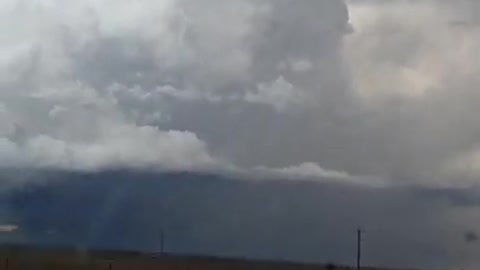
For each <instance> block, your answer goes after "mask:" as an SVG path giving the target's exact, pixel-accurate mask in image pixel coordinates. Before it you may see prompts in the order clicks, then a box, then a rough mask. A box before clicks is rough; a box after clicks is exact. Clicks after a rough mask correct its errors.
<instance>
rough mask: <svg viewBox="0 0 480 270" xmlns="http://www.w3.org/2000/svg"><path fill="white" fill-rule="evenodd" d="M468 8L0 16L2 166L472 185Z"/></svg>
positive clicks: (159, 7)
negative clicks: (325, 175)
mask: <svg viewBox="0 0 480 270" xmlns="http://www.w3.org/2000/svg"><path fill="white" fill-rule="evenodd" d="M475 3H476V2H474V1H467V0H465V1H460V2H458V3H457V2H456V4H452V3H451V2H449V1H416V2H412V1H383V2H379V1H348V2H347V3H344V2H342V1H333V0H329V1H320V2H319V1H313V0H312V1H302V2H301V3H298V2H295V1H288V0H282V1H273V0H272V1H270V0H263V1H217V0H208V1H205V2H202V3H200V2H193V1H187V0H172V1H162V2H161V3H157V2H155V1H141V2H138V3H135V4H132V3H129V2H127V1H115V4H112V3H110V2H109V1H103V2H97V1H82V2H81V3H74V4H70V3H69V4H68V5H67V4H66V3H64V2H62V1H43V0H42V1H40V0H39V1H9V0H2V1H1V3H0V4H1V7H2V9H1V10H2V11H1V12H2V20H4V22H5V23H3V24H2V25H3V26H2V28H3V29H2V32H3V33H5V34H4V35H3V37H2V39H1V40H0V48H1V51H2V53H1V55H0V69H1V71H2V72H1V76H0V89H1V92H0V122H1V125H0V147H1V149H2V151H1V154H0V159H1V161H2V166H4V167H20V168H21V167H33V168H44V167H48V168H61V169H74V170H101V169H107V168H112V167H113V168H157V169H160V170H198V169H211V168H217V169H218V168H223V169H225V168H236V169H242V170H243V169H245V170H247V171H248V170H255V168H262V167H263V168H278V169H279V170H280V171H283V172H285V171H289V170H290V169H291V168H296V169H295V171H297V170H300V169H305V170H306V171H305V172H301V173H300V175H305V174H309V171H310V172H311V170H310V169H311V168H312V166H316V167H318V168H322V170H325V171H331V172H334V173H340V174H341V173H342V172H346V173H348V174H349V175H363V176H365V175H368V176H372V177H373V178H375V179H383V180H382V181H383V182H384V183H386V184H394V185H398V184H400V185H404V184H407V185H410V184H426V185H434V186H437V185H453V186H455V185H466V186H468V185H472V184H474V183H475V182H474V180H473V179H474V177H475V176H476V175H477V174H478V172H479V170H480V169H479V168H480V166H479V165H478V163H479V162H478V159H479V158H478V156H479V154H478V152H479V151H480V150H479V149H478V138H477V137H478V136H477V134H479V131H480V124H479V122H478V121H477V120H476V117H475V110H476V108H477V104H478V102H479V101H480V99H479V95H478V94H477V92H478V91H476V85H477V84H478V76H477V74H478V72H479V71H480V69H479V66H478V64H477V63H476V61H474V60H473V58H472V55H474V54H475V52H476V51H477V49H478V47H479V46H480V40H479V39H478V28H477V24H478V18H477V17H478V16H477V15H476V14H475V12H472V10H474V5H475ZM12 25H14V27H12ZM302 164H310V165H311V166H310V165H309V166H304V165H302ZM282 168H284V169H282ZM278 169H277V170H278ZM272 170H276V169H272ZM452 179H455V180H454V181H453V180H452ZM365 181H368V180H365Z"/></svg>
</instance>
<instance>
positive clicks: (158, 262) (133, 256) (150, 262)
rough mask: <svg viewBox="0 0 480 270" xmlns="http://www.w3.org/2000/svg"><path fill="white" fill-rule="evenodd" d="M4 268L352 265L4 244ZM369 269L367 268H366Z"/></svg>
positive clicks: (260, 269) (191, 269)
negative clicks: (6, 245) (24, 246)
mask: <svg viewBox="0 0 480 270" xmlns="http://www.w3.org/2000/svg"><path fill="white" fill-rule="evenodd" d="M0 262H1V265H0V270H4V269H8V270H57V269H72V270H77V269H78V270H87V269H98V270H109V269H113V270H117V269H118V270H150V269H152V270H153V269H168V270H244V269H245V270H247V269H248V270H277V269H278V270H324V269H337V270H341V269H350V268H348V267H340V266H335V267H334V268H332V267H331V266H330V267H326V266H325V265H313V264H300V263H288V262H269V261H248V260H241V259H220V258H213V257H211V258H210V257H195V256H190V257H189V256H174V255H168V254H162V255H153V254H140V253H134V252H91V253H88V252H77V251H74V250H60V249H57V250H53V249H49V250H46V249H33V248H30V249H27V248H0ZM364 269H365V268H364Z"/></svg>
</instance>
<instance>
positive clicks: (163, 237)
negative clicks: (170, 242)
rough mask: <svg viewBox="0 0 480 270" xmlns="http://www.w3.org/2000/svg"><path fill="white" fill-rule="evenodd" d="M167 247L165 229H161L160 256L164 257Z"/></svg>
mask: <svg viewBox="0 0 480 270" xmlns="http://www.w3.org/2000/svg"><path fill="white" fill-rule="evenodd" d="M164 246H165V233H164V232H163V228H160V254H162V255H163V251H164Z"/></svg>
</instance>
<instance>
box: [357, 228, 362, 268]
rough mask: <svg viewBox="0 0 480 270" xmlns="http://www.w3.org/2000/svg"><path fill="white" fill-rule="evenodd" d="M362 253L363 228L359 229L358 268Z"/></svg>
mask: <svg viewBox="0 0 480 270" xmlns="http://www.w3.org/2000/svg"><path fill="white" fill-rule="evenodd" d="M361 255H362V230H361V229H360V228H359V229H358V230H357V270H360V257H361Z"/></svg>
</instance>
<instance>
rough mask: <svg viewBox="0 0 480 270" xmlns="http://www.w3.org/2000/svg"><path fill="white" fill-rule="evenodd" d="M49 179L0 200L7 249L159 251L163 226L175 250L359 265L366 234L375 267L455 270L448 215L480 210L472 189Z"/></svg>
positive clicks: (181, 177) (196, 177) (109, 176)
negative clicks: (358, 245) (449, 269)
mask: <svg viewBox="0 0 480 270" xmlns="http://www.w3.org/2000/svg"><path fill="white" fill-rule="evenodd" d="M42 175H43V176H44V177H43V178H42V181H37V182H36V184H32V181H31V179H30V181H29V183H30V184H29V185H27V186H24V187H22V188H18V187H17V188H14V189H13V191H12V189H11V187H10V188H9V189H8V191H6V190H4V191H3V192H2V193H1V194H0V205H1V206H0V210H1V211H0V214H1V216H0V221H2V222H3V223H7V224H12V223H13V224H18V225H20V230H19V231H18V232H17V233H15V234H11V235H2V236H0V237H2V241H14V242H21V243H25V242H26V243H32V244H39V245H45V246H51V245H62V246H64V245H68V246H79V247H94V248H115V249H127V250H143V251H155V250H158V238H159V231H160V228H163V230H164V231H165V233H166V249H167V250H168V251H169V252H175V253H187V254H192V253H193V254H205V255H218V256H233V257H249V258H261V259H281V260H294V261H305V262H335V263H344V264H353V263H354V259H355V230H356V228H357V227H358V226H362V227H363V228H364V229H365V230H366V234H365V239H364V241H365V242H364V248H365V254H364V258H365V263H367V264H370V265H379V266H389V267H425V268H444V267H446V266H450V265H455V263H457V262H456V261H455V260H456V259H457V258H454V257H449V256H451V254H449V253H448V247H446V246H445V244H446V243H447V242H446V240H448V239H451V238H452V237H453V238H458V243H456V242H455V243H452V242H450V243H448V244H450V245H467V243H465V242H464V233H465V231H463V232H456V231H452V230H450V228H449V224H448V223H443V221H444V220H445V218H446V215H447V214H448V213H450V212H451V211H452V209H460V208H469V207H474V206H475V205H476V204H478V203H479V202H480V199H479V198H478V197H476V196H475V195H474V194H475V193H474V192H472V191H466V190H435V189H423V188H408V189H394V188H383V189H372V188H366V187H360V186H352V185H348V186H346V185H339V184H333V183H314V182H292V181H280V180H279V181H236V180H232V179H225V178H222V177H217V176H212V175H201V174H189V173H176V174H155V173H139V172H131V171H111V172H104V173H94V174H76V173H65V172H48V173H45V172H44V173H42ZM33 178H34V177H33ZM45 178H48V179H49V180H48V181H47V182H45ZM67 179H68V180H67ZM7 182H8V181H4V182H2V183H3V184H2V185H3V186H4V187H5V185H6V183H7ZM33 182H35V181H33ZM456 233H458V235H455V234H456ZM469 245H471V246H472V247H474V246H473V245H474V243H469Z"/></svg>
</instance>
